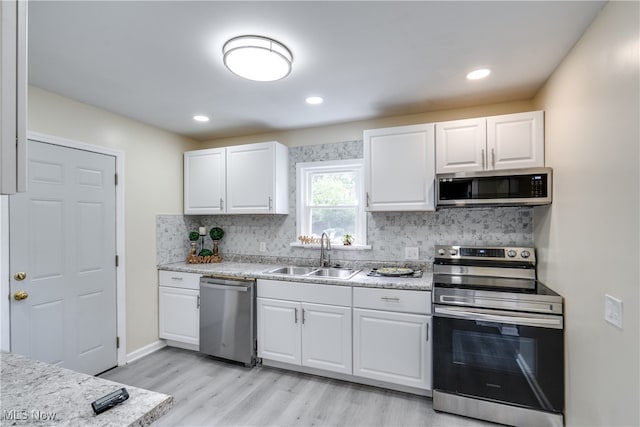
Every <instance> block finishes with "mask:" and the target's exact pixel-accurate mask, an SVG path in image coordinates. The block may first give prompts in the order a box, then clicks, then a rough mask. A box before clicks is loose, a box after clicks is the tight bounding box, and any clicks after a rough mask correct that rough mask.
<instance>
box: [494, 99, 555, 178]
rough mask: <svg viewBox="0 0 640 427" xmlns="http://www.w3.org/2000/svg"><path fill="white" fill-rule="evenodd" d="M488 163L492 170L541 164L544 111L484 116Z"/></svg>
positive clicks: (542, 159)
mask: <svg viewBox="0 0 640 427" xmlns="http://www.w3.org/2000/svg"><path fill="white" fill-rule="evenodd" d="M487 150H488V157H487V160H488V163H489V165H490V167H491V168H492V169H517V168H530V167H543V166H544V113H543V112H542V111H530V112H526V113H517V114H506V115H502V116H493V117H487Z"/></svg>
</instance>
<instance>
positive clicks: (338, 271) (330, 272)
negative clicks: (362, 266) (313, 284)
mask: <svg viewBox="0 0 640 427" xmlns="http://www.w3.org/2000/svg"><path fill="white" fill-rule="evenodd" d="M359 271H360V270H352V269H350V268H336V267H328V268H319V269H318V270H316V271H312V272H311V273H309V274H308V276H318V277H330V278H332V279H344V280H349V279H351V278H352V277H353V276H355V275H356V274H358V272H359Z"/></svg>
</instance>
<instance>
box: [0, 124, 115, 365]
mask: <svg viewBox="0 0 640 427" xmlns="http://www.w3.org/2000/svg"><path fill="white" fill-rule="evenodd" d="M27 139H30V140H33V141H38V142H44V143H47V144H53V145H58V146H61V147H66V148H75V149H78V150H84V151H89V152H93V153H97V154H104V155H108V156H113V157H115V159H116V174H117V175H118V185H116V255H117V256H118V266H117V267H116V323H117V325H116V334H117V336H118V337H119V340H120V346H119V348H118V349H117V359H118V360H117V362H118V366H121V365H124V364H126V362H127V327H126V283H125V282H126V278H125V271H126V268H125V267H126V263H125V260H126V257H125V232H124V230H125V228H124V219H125V216H124V212H125V210H124V191H125V189H124V183H125V175H124V160H125V153H124V151H121V150H114V149H111V148H107V147H101V146H97V145H91V144H87V143H84V142H80V141H74V140H71V139H66V138H60V137H57V136H51V135H46V134H43V133H39V132H27ZM8 235H9V204H8V196H2V198H0V236H8ZM9 262H10V260H9V239H6V238H4V237H3V238H2V245H1V246H0V274H1V276H0V277H3V278H6V279H7V280H1V281H0V295H10V289H9V280H10V279H9V277H10V274H11V272H10V271H9V267H10V264H9ZM4 268H6V269H7V271H2V270H3V269H4ZM0 301H2V302H1V303H0V304H1V306H0V343H1V345H0V349H2V350H6V351H9V350H10V345H11V344H10V343H11V336H10V335H11V332H10V331H11V325H10V322H11V316H10V313H9V299H8V298H0Z"/></svg>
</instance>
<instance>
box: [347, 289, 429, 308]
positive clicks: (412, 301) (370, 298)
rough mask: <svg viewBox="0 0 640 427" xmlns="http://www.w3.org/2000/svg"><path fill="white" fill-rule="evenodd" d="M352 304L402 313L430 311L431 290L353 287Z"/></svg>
mask: <svg viewBox="0 0 640 427" xmlns="http://www.w3.org/2000/svg"><path fill="white" fill-rule="evenodd" d="M353 306H354V307H358V308H370V309H374V310H387V311H398V312H403V313H418V314H429V313H431V292H429V291H409V290H403V289H382V288H360V287H354V288H353Z"/></svg>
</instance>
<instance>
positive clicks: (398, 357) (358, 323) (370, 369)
mask: <svg viewBox="0 0 640 427" xmlns="http://www.w3.org/2000/svg"><path fill="white" fill-rule="evenodd" d="M430 329H431V316H425V315H417V314H407V313H395V312H391V311H379V310H363V309H358V308H356V309H354V310H353V339H354V343H353V359H354V360H353V374H354V375H356V376H360V377H364V378H371V379H375V380H381V381H387V382H390V383H394V384H400V385H406V386H410V387H416V388H422V389H431V344H430V342H429V341H428V340H429V333H430V332H429V331H430Z"/></svg>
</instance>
